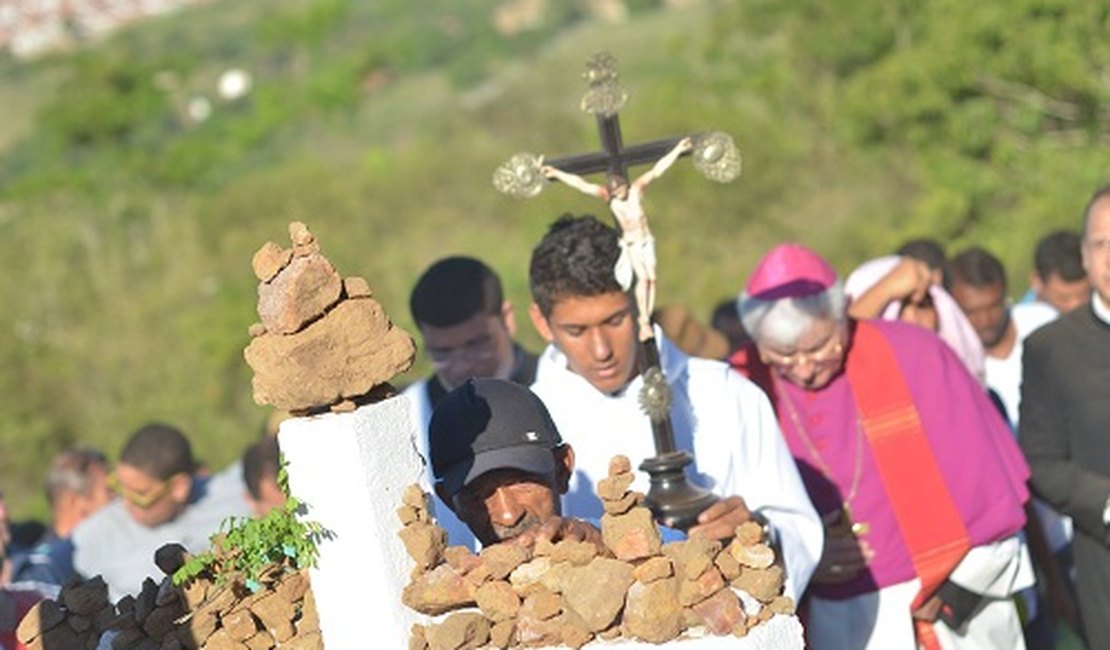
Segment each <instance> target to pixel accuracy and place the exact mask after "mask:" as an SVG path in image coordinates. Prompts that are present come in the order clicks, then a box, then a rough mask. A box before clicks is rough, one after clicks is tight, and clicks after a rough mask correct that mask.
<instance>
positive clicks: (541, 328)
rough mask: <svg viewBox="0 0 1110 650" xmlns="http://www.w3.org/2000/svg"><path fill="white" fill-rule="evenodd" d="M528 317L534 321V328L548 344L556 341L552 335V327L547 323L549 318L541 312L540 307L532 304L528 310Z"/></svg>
mask: <svg viewBox="0 0 1110 650" xmlns="http://www.w3.org/2000/svg"><path fill="white" fill-rule="evenodd" d="M528 316H529V317H530V318H531V319H532V326H533V327H535V328H536V331H537V332H539V333H540V336H541V337H543V340H545V341H547V342H548V343H551V342H553V341H554V340H555V336H554V335H553V334H552V333H551V326H550V325H548V323H547V317H546V316H544V315H543V312H542V311H540V306H539V305H537V304H536V303H532V306H531V307H529V308H528Z"/></svg>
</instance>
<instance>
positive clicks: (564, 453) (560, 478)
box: [551, 444, 574, 494]
mask: <svg viewBox="0 0 1110 650" xmlns="http://www.w3.org/2000/svg"><path fill="white" fill-rule="evenodd" d="M551 453H553V454H555V487H556V488H557V489H558V490H559V494H566V493H567V490H569V489H570V477H571V475H572V474H574V448H573V447H571V446H570V445H567V444H564V445H563V446H561V447H556V448H555V449H552V450H551Z"/></svg>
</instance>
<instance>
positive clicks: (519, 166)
mask: <svg viewBox="0 0 1110 650" xmlns="http://www.w3.org/2000/svg"><path fill="white" fill-rule="evenodd" d="M585 76H586V79H587V81H588V84H589V88H588V90H587V92H586V94H585V95H584V96H583V98H582V102H581V106H582V109H583V110H584V111H586V112H588V113H591V114H593V115H594V117H595V119H596V120H597V127H598V133H599V136H600V139H601V151H598V152H591V153H586V154H578V155H572V156H565V157H561V158H556V159H553V160H550V161H547V162H546V164H545V161H544V159H543V157H542V156H536V155H534V154H527V153H523V154H517V155H515V156H513V157H512V158H511V159H510V160H509V161H508V162H506V163H505V164H503V165H501V166H500V167H499V168H498V169H497V170H496V171H495V172H494V176H493V184H494V187H496V188H497V189H498V191H500V192H502V193H505V194H508V195H510V196H514V197H517V198H529V197H533V196H536V195H537V194H539V193H540V192H541V191H542V190H543V187H544V185H545V184H546V183H547V182H548V179H549V178H550V179H558V180H560V181H562V182H564V183H566V184H568V185H571V186H572V187H575V188H576V189H578V190H579V191H583V192H586V193H588V194H593V195H596V196H598V197H600V198H603V199H605V200H606V201H607V202H608V203H609V206H610V208H611V210H612V211H613V213H614V216H615V217H616V221H617V225H618V227H619V228H620V229H621V234H622V238H621V246H622V253H621V261H618V264H617V268H616V269H615V270H614V273H615V274H616V276H617V278H618V281H619V282H621V285H622V287H624V288H625V290H630V291H633V296H632V297H633V299H634V300H635V302H636V305H637V307H638V310H639V321H638V323H637V325H638V337H639V340H640V355H639V363H640V372H641V375H642V376H643V388H642V389H641V391H640V395H639V399H640V406H641V408H642V409H643V410H644V412H645V414H646V415H647V416H648V417H649V418H650V420H651V425H652V437H653V439H654V443H655V451H656V454H657V455H656V456H655V457H654V458H649V459H647V460H645V461H644V463H643V464H642V465H641V466H640V469H642V470H644V471H646V472H648V473H649V474H650V475H651V489H650V490H649V492H648V495H647V502H648V505H649V506H650V507H651V508H652V510H653V511H654V512H655V515H656V518H657V519H659V520H660V521H661V522H662V523H664V524H666V525H668V526H671V527H675V528H683V529H684V528H687V527H689V526H691V525H693V524H694V522H695V521H696V519H697V515H698V513H700V512H701V511H702V510H704V509H705V508H706V507H708V506H709V505H710V504H712V503H713V502H714V501H715V500H716V498H715V497H714V496H713V495H712V494H711V493H709V492H707V491H705V490H702V489H700V488H697V487H695V486H693V485H692V484H690V483H688V482H687V481H686V476H685V467H686V466H687V465H689V464H690V463H692V462H693V459H692V457H691V456H690V454H688V453H687V452H685V451H681V450H676V449H675V442H674V431H673V429H672V428H671V420H670V404H671V399H670V386H669V385H668V384H667V381H666V378H665V377H664V376H663V371H662V368H661V367H660V363H659V351H658V348H657V347H656V344H655V336H654V331H653V329H652V327H651V311H652V308H653V305H654V294H655V281H656V278H655V268H654V239H653V238H652V237H651V233H650V230H649V229H648V224H647V217H646V214H645V213H644V211H643V205H642V192H643V190H644V188H645V187H646V186H647V185H648V184H649V183H651V182H652V181H653V180H655V179H656V178H658V177H659V176H661V175H662V174H663V172H665V171H666V169H667V168H669V167H670V165H671V164H673V163H674V162H675V160H677V159H678V158H680V157H683V156H687V155H690V156H692V157H693V159H694V166H695V168H697V169H698V171H700V172H701V173H702V174H703V175H705V176H707V177H708V178H710V179H712V180H716V181H718V182H728V181H731V180H733V179H734V178H736V176H738V175H739V173H740V155H739V152H738V151H737V149H736V146H735V144H733V142H732V138H730V137H729V136H728V135H727V134H724V133H720V132H710V133H703V134H695V135H686V136H677V137H672V138H665V139H661V140H654V141H651V142H646V143H643V144H638V145H632V146H628V147H626V146H625V145H624V141H623V137H622V134H621V128H620V119H619V116H618V111H619V110H620V109H621V108H622V107H623V106H624V103H625V102H626V100H627V99H628V95H627V94H626V93H625V92H624V90H623V89H622V88H621V86H620V84H619V83H618V81H617V77H618V75H617V70H616V61H615V60H614V59H613V57H612V56H611V55H609V54H605V53H603V54H598V55H595V56H594V57H593V58H591V59H590V60H589V61H588V62H587V64H586V75H585ZM652 163H653V164H654V166H653V168H652V169H651V170H649V171H648V172H647V173H645V174H643V175H642V176H640V177H639V178H637V179H636V180H635V181H634V182H633V183H631V184H630V183H629V179H628V168H629V167H631V166H635V165H642V164H652ZM598 172H606V174H607V180H606V183H605V184H604V185H601V184H593V183H590V182H588V181H586V180H585V179H584V178H583V176H584V175H587V174H594V173H598ZM622 261H623V263H624V265H623V271H622ZM628 272H631V273H632V275H633V277H634V280H635V284H634V285H633V284H632V283H631V282H629V283H628V284H627V285H625V283H624V280H622V275H623V274H626V273H628Z"/></svg>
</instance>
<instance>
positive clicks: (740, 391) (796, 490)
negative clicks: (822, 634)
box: [529, 216, 823, 599]
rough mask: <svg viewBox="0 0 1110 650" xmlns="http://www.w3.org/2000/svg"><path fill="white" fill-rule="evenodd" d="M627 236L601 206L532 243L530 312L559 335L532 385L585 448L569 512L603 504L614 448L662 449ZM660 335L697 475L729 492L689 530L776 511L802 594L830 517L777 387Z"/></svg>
mask: <svg viewBox="0 0 1110 650" xmlns="http://www.w3.org/2000/svg"><path fill="white" fill-rule="evenodd" d="M618 241H619V235H618V233H617V232H616V231H615V230H614V229H613V228H611V227H609V226H606V225H604V224H602V223H601V222H599V221H598V220H597V219H595V218H594V217H579V218H573V217H569V216H568V217H563V218H561V219H559V220H558V221H556V222H555V223H554V224H553V225H552V226H551V228H550V229H549V231H548V233H547V234H546V235H545V236H544V238H543V240H542V241H541V242H540V243H539V244H538V245H537V246H536V248H535V249H534V250H533V251H532V260H531V266H530V272H529V274H530V285H531V291H532V299H533V304H532V306H531V308H530V312H529V313H530V315H531V317H532V322H533V324H534V325H535V326H536V328H537V330H538V331H539V332H540V334H541V335H542V336H543V337H544V338H545V339H546V340H547V341H548V343H549V345H548V347H547V349H546V350H544V352H543V353H542V354H541V355H540V363H539V368H538V369H537V373H536V383H535V384H533V385H532V390H533V391H535V392H536V394H538V395H539V396H540V398H541V399H543V401H544V403H545V404H546V405H547V407H548V409H549V410H550V412H551V416H552V418H553V419H554V421H555V423H556V425H557V426H558V428H559V431H560V432H561V433H562V434H563V436H564V438H565V439H566V440H567V441H568V442H569V443H570V444H572V445H573V446H574V449H575V451H576V457H577V469H576V471H575V472H574V474H573V476H572V477H571V480H570V486H569V488H570V489H569V491H568V493H567V495H566V496H565V497H564V504H565V506H566V507H565V508H564V512H566V513H567V514H568V515H571V516H574V517H585V518H590V517H594V516H599V515H600V513H601V504H600V502H599V501H598V499H597V498H596V497H595V496H594V486H595V485H596V483H597V482H598V481H599V480H600V479H602V478H605V476H606V475H607V471H608V466H609V460H610V459H611V458H612V457H613V456H615V455H618V454H623V455H626V456H628V457H629V458H630V459H632V462H633V465H634V466H636V465H638V464H639V463H640V462H642V461H643V460H645V459H647V458H650V457H653V456H655V455H656V454H655V449H654V444H653V437H652V430H651V423H650V421H649V419H648V417H647V415H645V414H644V413H643V411H642V410H641V409H640V405H639V402H638V395H639V390H640V387H641V386H642V385H643V379H642V378H641V376H640V372H639V358H638V351H639V342H638V339H637V332H636V323H637V314H636V308H635V304H634V302H633V301H632V300H631V298H630V296H629V295H628V294H626V293H625V292H624V291H623V290H622V289H621V285H620V284H619V283H618V281H617V279H616V277H615V275H614V267H615V265H616V263H617V259H618V257H619V255H620V247H619V244H618ZM656 340H657V341H659V342H660V357H661V365H662V368H663V371H664V373H665V375H666V378H667V382H668V383H669V384H670V387H671V392H672V400H671V408H670V415H671V422H672V426H673V429H674V433H675V442H676V447H677V448H679V449H685V450H687V451H691V452H693V456H694V459H695V465H694V472H693V474H694V476H693V480H694V482H696V483H698V484H699V485H701V486H704V487H706V488H709V489H711V490H712V491H713V492H714V493H715V494H716V495H717V496H718V497H720V499H721V500H720V501H718V502H717V503H715V504H714V505H712V506H710V507H709V508H707V509H706V510H705V511H703V512H702V513H701V514H700V515H699V517H698V520H697V524H696V525H695V526H693V527H692V528H690V530H689V531H688V534H689V535H691V536H694V535H704V536H707V537H711V538H715V539H728V538H731V537H732V536H733V534H734V532H735V530H736V526H737V525H739V524H740V523H742V522H744V521H747V520H749V519H753V518H755V519H757V520H765V521H766V522H767V523H768V525H769V527H770V528H771V529H772V532H773V534H774V535H775V536H776V537H777V539H778V540H779V543H780V546H781V554H782V557H783V560H784V566H785V569H786V575H787V584H786V594H787V595H790V596H793V597H794V598H795V599H797V598H798V597H800V595H801V593H802V591H804V589H805V586H806V584H807V583H808V581H809V577H810V575H811V574H812V573H813V569H814V567H815V566H816V563H817V559H818V558H819V557H820V555H821V547H822V542H823V534H822V527H821V523H820V521H819V519H818V518H817V515H816V512H815V511H814V510H813V506H812V504H811V503H810V501H809V497H808V496H807V494H806V492H805V487H804V486H803V485H802V482H801V479H800V477H799V475H798V471H797V468H796V467H795V465H794V461H793V457H792V456H791V455H790V451H789V449H787V447H786V445H785V442H784V441H783V439H782V435H781V434H780V432H779V428H778V425H777V423H776V421H775V416H774V413H773V412H772V410H771V406H770V403H769V401H768V400H767V396H766V395H765V394H764V393H763V392H762V391H760V390H759V389H758V388H757V387H756V386H755V385H754V384H752V383H751V382H749V381H748V380H746V379H744V378H742V377H741V376H740V375H739V374H738V373H735V372H733V371H732V370H730V369H729V368H728V366H727V365H725V364H723V363H721V362H718V361H710V360H706V359H697V358H691V357H687V356H686V355H684V354H682V353H681V352H680V351H678V350H677V349H676V348H675V347H674V346H672V345H671V344H670V343H669V342H668V341H666V340H665V339H663V337H662V335H661V333H659V332H658V330H657V332H656ZM633 485H634V487H633V489H637V490H640V491H646V490H647V487H648V479H647V476H646V474H644V473H643V472H638V473H637V475H636V483H634V484H633Z"/></svg>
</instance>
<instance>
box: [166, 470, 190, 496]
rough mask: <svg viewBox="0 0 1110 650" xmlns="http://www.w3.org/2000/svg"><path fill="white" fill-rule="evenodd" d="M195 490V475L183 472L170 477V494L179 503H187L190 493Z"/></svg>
mask: <svg viewBox="0 0 1110 650" xmlns="http://www.w3.org/2000/svg"><path fill="white" fill-rule="evenodd" d="M192 491H193V477H192V476H190V475H189V474H186V473H184V472H181V473H179V474H174V475H173V476H171V477H170V494H172V495H173V500H174V501H176V502H178V503H187V502H188V501H189V494H190V493H192Z"/></svg>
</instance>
